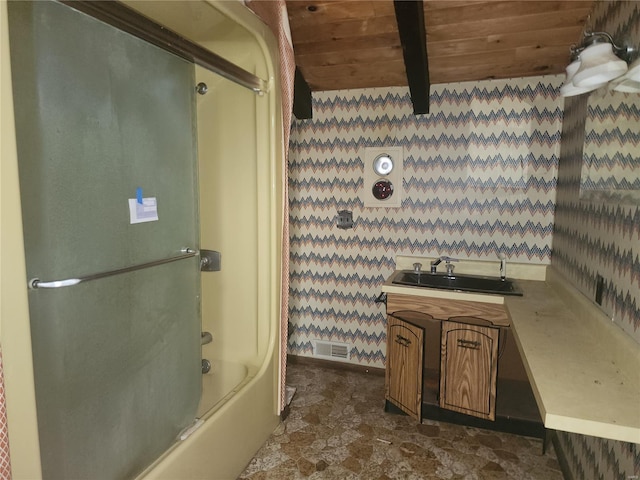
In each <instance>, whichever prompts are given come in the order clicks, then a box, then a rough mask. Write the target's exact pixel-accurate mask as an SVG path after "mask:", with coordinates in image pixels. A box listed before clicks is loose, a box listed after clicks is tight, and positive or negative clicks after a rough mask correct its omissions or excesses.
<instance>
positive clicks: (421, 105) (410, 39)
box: [393, 0, 430, 115]
mask: <svg viewBox="0 0 640 480" xmlns="http://www.w3.org/2000/svg"><path fill="white" fill-rule="evenodd" d="M393 5H394V8H395V12H396V21H397V22H398V32H399V34H400V42H401V43H402V53H403V55H404V66H405V70H406V72H407V81H408V83H409V91H410V92H411V102H412V103H413V113H414V114H416V115H418V114H422V113H429V88H430V84H429V60H428V58H427V32H426V29H425V26H424V4H423V1H422V0H394V1H393Z"/></svg>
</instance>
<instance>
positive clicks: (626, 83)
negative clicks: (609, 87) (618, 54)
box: [613, 78, 640, 93]
mask: <svg viewBox="0 0 640 480" xmlns="http://www.w3.org/2000/svg"><path fill="white" fill-rule="evenodd" d="M613 89H614V90H615V91H616V92H624V93H640V82H636V81H635V80H630V79H628V78H625V79H623V80H622V81H621V82H617V83H616V84H615V85H613Z"/></svg>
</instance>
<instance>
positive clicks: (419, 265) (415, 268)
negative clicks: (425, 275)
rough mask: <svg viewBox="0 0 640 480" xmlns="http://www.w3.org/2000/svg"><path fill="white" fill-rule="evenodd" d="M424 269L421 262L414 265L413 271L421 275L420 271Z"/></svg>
mask: <svg viewBox="0 0 640 480" xmlns="http://www.w3.org/2000/svg"><path fill="white" fill-rule="evenodd" d="M421 268H422V264H421V263H419V262H416V263H414V264H413V271H414V272H416V273H420V269H421Z"/></svg>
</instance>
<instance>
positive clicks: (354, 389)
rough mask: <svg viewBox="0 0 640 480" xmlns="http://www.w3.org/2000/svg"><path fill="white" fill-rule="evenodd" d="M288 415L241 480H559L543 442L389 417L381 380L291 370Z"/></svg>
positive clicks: (306, 369)
mask: <svg viewBox="0 0 640 480" xmlns="http://www.w3.org/2000/svg"><path fill="white" fill-rule="evenodd" d="M287 383H288V384H290V385H292V386H295V387H296V388H297V392H296V395H295V396H294V398H293V401H292V403H291V413H290V414H289V416H288V418H287V419H286V420H285V421H284V422H283V423H282V424H281V425H280V426H279V427H278V429H277V430H276V432H274V434H273V435H272V436H271V437H270V438H269V439H268V440H267V442H266V444H265V445H264V446H263V447H262V448H261V449H260V451H259V452H258V453H257V454H256V456H255V458H254V459H253V460H252V461H251V462H250V463H249V465H248V466H247V468H246V470H245V471H244V472H243V473H242V474H241V476H240V479H252V480H263V479H299V478H309V479H339V480H346V479H366V480H376V479H380V480H382V479H407V480H409V479H410V480H414V479H415V480H417V479H470V480H471V479H518V480H526V479H541V480H542V479H544V480H561V479H562V474H561V472H560V467H559V465H558V462H557V460H556V456H555V453H554V451H553V447H552V446H551V445H549V448H548V449H547V453H546V454H545V455H542V441H541V440H540V439H535V438H528V437H520V436H517V435H511V434H505V433H496V432H492V431H489V430H480V429H477V428H470V427H463V426H459V425H451V424H446V423H438V422H433V421H429V420H424V421H423V423H422V424H417V423H416V422H415V421H414V420H412V419H410V418H409V417H406V416H403V415H395V414H388V413H385V412H384V410H383V407H384V378H383V377H381V376H378V375H370V374H369V375H367V374H360V373H354V372H350V371H349V372H347V371H341V370H334V369H328V368H322V367H317V366H308V365H301V364H290V365H289V366H288V367H287Z"/></svg>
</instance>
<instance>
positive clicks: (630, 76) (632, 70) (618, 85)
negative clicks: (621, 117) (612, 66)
mask: <svg viewBox="0 0 640 480" xmlns="http://www.w3.org/2000/svg"><path fill="white" fill-rule="evenodd" d="M612 84H613V89H614V90H615V91H617V92H626V93H640V58H638V59H636V61H635V62H633V63H632V64H631V65H629V70H627V73H625V74H624V75H623V76H622V77H620V78H619V79H617V80H615V82H612Z"/></svg>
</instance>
